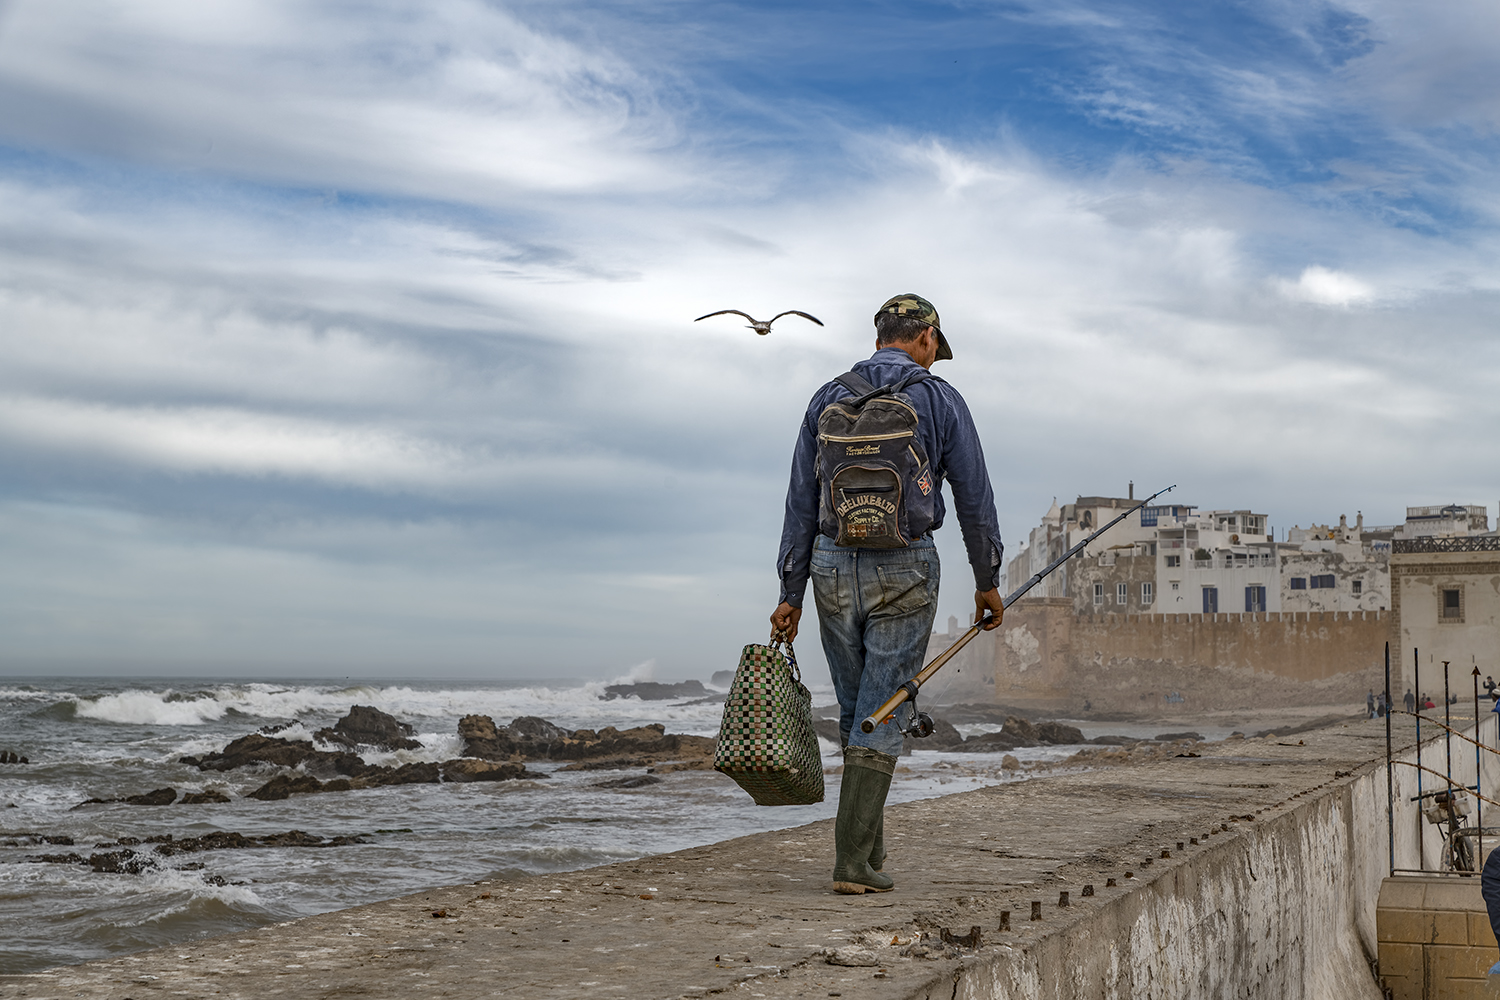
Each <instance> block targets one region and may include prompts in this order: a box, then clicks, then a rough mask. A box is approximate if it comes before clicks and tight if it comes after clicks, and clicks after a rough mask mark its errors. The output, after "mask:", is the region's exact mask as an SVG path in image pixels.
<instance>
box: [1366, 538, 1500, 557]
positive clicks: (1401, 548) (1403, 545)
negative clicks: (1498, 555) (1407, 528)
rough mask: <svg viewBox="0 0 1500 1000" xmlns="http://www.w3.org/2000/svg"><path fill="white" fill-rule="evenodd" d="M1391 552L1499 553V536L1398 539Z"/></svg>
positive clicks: (1393, 543) (1392, 544)
mask: <svg viewBox="0 0 1500 1000" xmlns="http://www.w3.org/2000/svg"><path fill="white" fill-rule="evenodd" d="M1391 551H1392V552H1393V553H1395V554H1397V555H1400V554H1402V553H1417V552H1500V535H1455V536H1453V537H1451V538H1438V537H1437V536H1435V535H1432V536H1425V537H1422V538H1398V539H1396V540H1395V541H1394V542H1392V543H1391Z"/></svg>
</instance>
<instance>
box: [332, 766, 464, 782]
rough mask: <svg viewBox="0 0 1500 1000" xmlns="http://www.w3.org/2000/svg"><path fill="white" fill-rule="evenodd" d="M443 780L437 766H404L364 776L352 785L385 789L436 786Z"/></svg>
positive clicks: (381, 769)
mask: <svg viewBox="0 0 1500 1000" xmlns="http://www.w3.org/2000/svg"><path fill="white" fill-rule="evenodd" d="M441 780H442V775H441V774H440V773H439V771H438V766H437V765H436V764H431V763H424V764H402V765H401V766H400V767H390V768H380V769H379V770H378V771H376V772H374V773H371V774H365V775H362V776H360V777H359V778H357V779H355V780H354V781H352V782H350V785H351V786H352V787H354V788H383V787H385V786H387V785H435V784H437V783H438V782H439V781H441Z"/></svg>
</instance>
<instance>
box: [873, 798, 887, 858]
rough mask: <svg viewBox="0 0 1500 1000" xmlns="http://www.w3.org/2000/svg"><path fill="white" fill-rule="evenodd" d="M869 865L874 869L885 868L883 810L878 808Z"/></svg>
mask: <svg viewBox="0 0 1500 1000" xmlns="http://www.w3.org/2000/svg"><path fill="white" fill-rule="evenodd" d="M870 867H871V868H873V869H875V870H876V871H883V870H884V869H885V810H884V809H883V808H882V809H881V810H880V822H879V823H876V824H875V845H874V846H873V847H871V848H870Z"/></svg>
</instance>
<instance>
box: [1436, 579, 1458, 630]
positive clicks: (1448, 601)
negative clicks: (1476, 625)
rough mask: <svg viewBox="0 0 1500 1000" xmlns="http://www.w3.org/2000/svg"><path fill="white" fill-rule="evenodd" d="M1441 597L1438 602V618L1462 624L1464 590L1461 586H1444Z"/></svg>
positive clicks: (1442, 620)
mask: <svg viewBox="0 0 1500 1000" xmlns="http://www.w3.org/2000/svg"><path fill="white" fill-rule="evenodd" d="M1442 594H1443V599H1442V601H1441V602H1439V604H1438V615H1439V618H1438V620H1439V621H1441V622H1451V623H1455V624H1462V622H1463V620H1464V591H1463V588H1462V587H1444V588H1443V591H1442Z"/></svg>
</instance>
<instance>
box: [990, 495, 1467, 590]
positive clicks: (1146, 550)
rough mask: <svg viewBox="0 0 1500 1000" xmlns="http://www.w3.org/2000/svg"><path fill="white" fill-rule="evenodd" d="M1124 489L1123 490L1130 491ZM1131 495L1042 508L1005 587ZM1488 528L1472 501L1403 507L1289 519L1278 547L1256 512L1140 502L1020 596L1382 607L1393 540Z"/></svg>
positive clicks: (1125, 505)
mask: <svg viewBox="0 0 1500 1000" xmlns="http://www.w3.org/2000/svg"><path fill="white" fill-rule="evenodd" d="M1132 492H1133V491H1132ZM1134 504H1135V501H1134V499H1133V498H1132V497H1130V496H1126V497H1104V496H1090V497H1079V498H1078V499H1077V500H1076V501H1075V502H1073V503H1070V504H1065V505H1062V506H1059V505H1058V503H1057V501H1056V499H1055V498H1054V499H1053V502H1052V506H1051V507H1050V508H1049V509H1048V511H1047V513H1046V514H1045V515H1044V516H1043V517H1042V520H1041V523H1040V524H1039V525H1037V527H1035V528H1033V529H1032V530H1031V531H1030V533H1029V534H1028V536H1027V538H1026V540H1025V541H1024V542H1023V543H1022V545H1021V547H1020V551H1019V552H1017V553H1016V554H1015V555H1014V556H1013V557H1012V558H1011V559H1010V561H1009V562H1008V563H1007V564H1006V567H1005V580H1004V583H1003V585H1002V590H1003V591H1004V592H1005V593H1009V592H1010V591H1011V590H1013V589H1015V588H1016V587H1018V586H1020V585H1021V584H1022V583H1024V582H1025V581H1026V579H1027V578H1029V577H1031V576H1032V575H1034V574H1036V573H1038V572H1040V571H1041V570H1042V569H1043V568H1045V567H1046V566H1047V564H1048V563H1050V562H1052V561H1053V560H1054V559H1056V558H1058V557H1059V556H1061V555H1062V554H1063V553H1064V552H1066V551H1067V550H1068V549H1069V548H1071V547H1072V546H1073V545H1075V544H1076V543H1078V542H1079V541H1081V540H1083V539H1084V538H1086V537H1087V536H1088V535H1089V534H1091V533H1093V532H1094V531H1095V530H1097V529H1098V528H1099V527H1100V526H1101V525H1104V524H1108V523H1109V521H1110V520H1111V519H1113V518H1114V517H1116V516H1118V515H1119V513H1120V512H1121V511H1123V510H1127V509H1129V508H1130V507H1132V506H1134ZM1487 530H1488V516H1487V510H1486V508H1484V507H1482V506H1477V505H1472V504H1471V505H1463V504H1448V505H1446V506H1430V507H1408V508H1407V511H1406V522H1405V524H1403V525H1398V526H1390V527H1366V525H1365V523H1364V515H1363V514H1359V515H1358V516H1357V519H1356V521H1355V523H1354V524H1353V525H1352V526H1351V525H1350V524H1349V522H1348V518H1347V517H1345V516H1340V518H1339V523H1338V524H1337V525H1326V524H1322V525H1312V526H1311V527H1308V528H1302V527H1300V526H1299V527H1294V528H1292V529H1291V530H1289V531H1288V532H1287V538H1286V541H1284V542H1280V543H1278V542H1277V541H1276V540H1275V534H1274V532H1273V531H1272V530H1271V529H1270V527H1269V525H1268V524H1267V517H1266V515H1265V514H1259V513H1256V512H1255V511H1251V510H1243V509H1241V510H1205V511H1200V510H1198V509H1197V508H1196V507H1194V506H1193V505H1191V504H1162V505H1159V506H1152V507H1144V508H1142V509H1141V510H1140V511H1139V512H1138V513H1135V514H1132V515H1131V516H1130V517H1128V518H1126V519H1125V520H1124V521H1123V522H1121V523H1120V524H1118V525H1116V526H1115V527H1114V528H1112V529H1110V532H1109V533H1108V534H1107V535H1105V536H1104V537H1103V538H1100V539H1099V540H1098V541H1097V542H1095V543H1094V544H1093V545H1091V546H1090V547H1089V550H1088V552H1087V553H1086V554H1085V555H1084V556H1083V557H1082V558H1078V559H1073V560H1070V561H1069V562H1068V563H1067V564H1066V565H1064V566H1063V567H1061V568H1060V569H1059V570H1058V571H1057V572H1056V573H1054V574H1053V575H1052V576H1051V577H1049V578H1048V579H1047V580H1046V581H1044V582H1043V583H1042V584H1041V585H1039V586H1038V587H1036V588H1035V589H1034V590H1032V591H1031V592H1030V593H1028V594H1027V596H1028V597H1052V598H1068V599H1070V600H1072V602H1073V608H1074V611H1075V613H1077V614H1110V613H1113V614H1127V613H1128V614H1143V613H1144V614H1149V613H1158V614H1181V613H1191V614H1199V613H1209V614H1211V613H1224V612H1237V613H1260V612H1269V611H1382V610H1385V609H1387V608H1389V607H1390V606H1391V592H1390V557H1391V546H1392V541H1393V539H1400V538H1407V539H1414V538H1425V537H1456V536H1461V535H1473V534H1480V533H1484V532H1486V531H1487Z"/></svg>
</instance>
